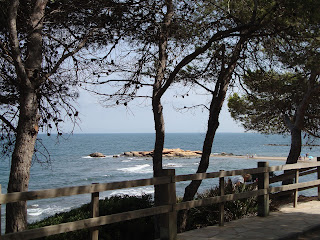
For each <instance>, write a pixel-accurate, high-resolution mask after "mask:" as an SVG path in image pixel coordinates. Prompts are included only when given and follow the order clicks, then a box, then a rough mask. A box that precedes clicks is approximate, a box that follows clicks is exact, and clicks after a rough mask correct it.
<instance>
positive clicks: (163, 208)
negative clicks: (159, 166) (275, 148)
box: [0, 158, 320, 240]
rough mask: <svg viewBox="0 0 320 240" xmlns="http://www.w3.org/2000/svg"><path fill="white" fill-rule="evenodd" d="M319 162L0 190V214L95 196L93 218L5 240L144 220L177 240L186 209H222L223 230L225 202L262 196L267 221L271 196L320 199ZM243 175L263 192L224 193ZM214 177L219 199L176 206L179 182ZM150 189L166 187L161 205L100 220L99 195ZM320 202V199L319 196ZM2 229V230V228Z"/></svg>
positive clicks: (4, 237) (172, 172) (95, 236)
mask: <svg viewBox="0 0 320 240" xmlns="http://www.w3.org/2000/svg"><path fill="white" fill-rule="evenodd" d="M317 160H318V161H317V162H310V163H296V164H288V165H281V166H269V165H268V163H267V162H259V163H258V167H257V168H251V169H241V170H232V171H219V172H210V173H196V174H188V175H175V170H174V169H166V170H165V171H164V173H163V176H160V177H155V178H150V179H140V180H133V181H122V182H112V183H97V184H91V185H86V186H77V187H65V188H56V189H47V190H39V191H29V192H16V193H7V194H1V185H0V209H1V204H6V203H10V202H18V201H28V200H36V199H46V198H55V197H62V196H72V195H79V194H88V193H91V206H92V213H91V218H88V219H84V220H79V221H74V222H68V223H63V224H58V225H52V226H46V227H42V228H37V229H31V230H25V231H23V232H17V233H10V234H5V235H1V234H0V239H1V240H8V239H21V240H22V239H23V240H27V239H34V238H39V237H44V236H50V235H55V234H60V233H65V232H71V231H76V230H80V229H90V230H91V239H92V240H97V239H98V234H99V232H98V227H99V226H103V225H106V224H110V223H116V222H121V221H126V220H131V219H136V218H141V217H147V216H153V215H159V216H160V221H159V225H160V239H170V240H174V239H176V237H177V212H178V211H179V210H183V209H190V208H194V207H200V206H205V205H210V204H214V203H219V204H220V208H219V209H220V217H219V225H221V226H222V225H223V224H224V203H225V202H226V201H234V200H238V199H243V198H249V197H256V196H257V197H258V215H259V216H267V215H268V214H269V195H270V194H274V193H281V192H285V191H293V192H294V201H293V203H294V206H296V205H297V198H298V191H299V190H304V189H308V188H313V187H318V196H320V194H319V193H320V158H318V159H317ZM276 171H285V173H284V174H282V175H281V176H276V177H274V178H269V173H270V172H276ZM315 172H317V173H318V174H317V179H316V180H313V181H309V182H303V183H300V182H299V176H303V175H307V174H311V173H315ZM244 174H257V175H258V181H257V185H258V188H257V189H256V190H253V191H248V192H242V193H237V194H228V195H225V194H224V186H225V184H224V182H225V177H229V176H236V175H244ZM210 178H219V187H220V191H219V192H220V196H217V197H211V198H205V199H200V200H193V201H188V202H181V203H177V201H176V186H175V183H176V182H181V181H190V180H204V179H210ZM287 178H294V179H295V183H294V184H289V185H283V186H276V187H272V186H270V184H271V183H274V182H278V181H282V180H284V179H287ZM148 185H157V187H159V188H161V190H162V192H163V194H162V195H161V199H160V201H159V206H155V207H152V208H146V209H141V210H135V211H129V212H124V213H117V214H112V215H107V216H99V204H98V202H99V193H100V192H104V191H108V190H115V189H123V188H132V187H141V186H148ZM318 198H319V197H318ZM0 229H1V225H0Z"/></svg>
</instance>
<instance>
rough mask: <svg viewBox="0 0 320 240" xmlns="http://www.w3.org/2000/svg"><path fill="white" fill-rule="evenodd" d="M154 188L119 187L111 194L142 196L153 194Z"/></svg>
mask: <svg viewBox="0 0 320 240" xmlns="http://www.w3.org/2000/svg"><path fill="white" fill-rule="evenodd" d="M153 193H154V188H153V187H141V188H129V189H119V190H116V191H113V192H112V193H110V196H118V195H120V196H123V195H129V196H142V195H144V194H153Z"/></svg>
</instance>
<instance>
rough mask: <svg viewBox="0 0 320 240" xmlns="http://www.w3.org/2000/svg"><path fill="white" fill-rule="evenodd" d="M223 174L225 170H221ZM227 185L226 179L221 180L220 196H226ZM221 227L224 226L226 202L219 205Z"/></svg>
mask: <svg viewBox="0 0 320 240" xmlns="http://www.w3.org/2000/svg"><path fill="white" fill-rule="evenodd" d="M220 172H223V170H220ZM224 188H225V183H224V177H220V178H219V196H223V195H224V194H225V191H224ZM219 226H224V202H221V203H219Z"/></svg>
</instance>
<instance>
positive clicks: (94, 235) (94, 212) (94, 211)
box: [90, 183, 99, 240]
mask: <svg viewBox="0 0 320 240" xmlns="http://www.w3.org/2000/svg"><path fill="white" fill-rule="evenodd" d="M93 184H96V183H93ZM91 217H93V218H94V217H99V192H93V193H91ZM90 235H91V240H98V239H99V228H98V227H95V228H92V229H90Z"/></svg>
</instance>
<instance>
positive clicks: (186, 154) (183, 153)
mask: <svg viewBox="0 0 320 240" xmlns="http://www.w3.org/2000/svg"><path fill="white" fill-rule="evenodd" d="M153 154H154V151H153V150H152V151H130V152H124V153H122V154H120V155H114V156H113V157H145V158H149V157H150V158H151V157H153ZM201 155H202V151H191V150H183V149H180V148H175V149H168V148H164V149H163V153H162V156H163V157H164V158H193V157H201ZM89 156H90V157H97V158H99V157H106V156H105V155H104V154H103V153H99V152H95V153H91V154H90V155H89ZM211 156H234V155H233V154H232V153H225V152H222V153H219V154H211Z"/></svg>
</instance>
